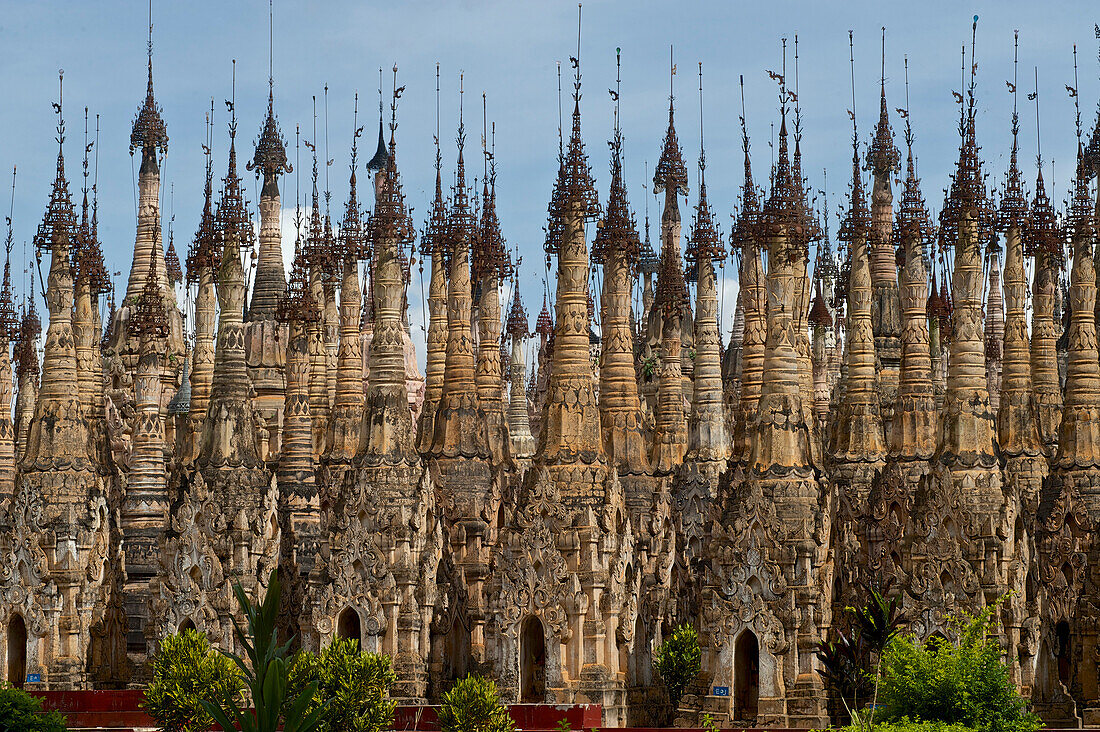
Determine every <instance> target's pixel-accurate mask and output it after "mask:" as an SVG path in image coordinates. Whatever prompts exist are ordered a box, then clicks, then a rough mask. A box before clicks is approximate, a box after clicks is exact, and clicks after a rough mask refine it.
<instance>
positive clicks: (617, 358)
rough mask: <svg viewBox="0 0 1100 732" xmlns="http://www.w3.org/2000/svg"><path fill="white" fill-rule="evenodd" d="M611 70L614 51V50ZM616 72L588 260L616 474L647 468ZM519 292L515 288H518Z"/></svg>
mask: <svg viewBox="0 0 1100 732" xmlns="http://www.w3.org/2000/svg"><path fill="white" fill-rule="evenodd" d="M615 65H616V70H618V68H619V53H618V51H616V54H615ZM618 76H619V74H618V73H616V82H615V86H616V91H615V130H614V135H613V137H612V139H611V143H610V145H611V189H610V191H609V193H608V197H607V209H606V215H605V216H604V218H603V219H602V220H601V221H600V222H599V224H598V226H597V229H596V238H595V241H593V243H592V261H593V262H596V263H598V264H601V265H603V295H602V297H601V299H600V304H601V306H602V310H603V312H602V316H601V319H600V322H601V326H602V333H601V339H602V346H603V347H602V351H601V357H600V358H601V360H600V421H601V423H602V425H603V444H604V449H605V450H606V451H607V457H608V461H609V462H610V463H611V464H612V465H614V466H615V468H616V469H617V470H618V472H619V475H624V474H640V473H644V472H646V471H647V470H648V468H649V456H648V455H647V454H646V439H645V433H644V427H643V424H644V422H643V417H642V407H641V402H640V400H639V396H638V380H637V377H636V375H635V371H634V337H633V334H632V333H631V331H630V293H631V291H632V290H633V289H634V275H635V273H636V271H637V267H638V255H639V250H640V246H641V245H640V242H639V241H638V230H637V226H636V225H635V222H634V215H633V213H631V211H630V203H629V201H628V200H627V195H626V185H625V183H624V182H623V161H622V146H623V136H622V131H621V130H620V128H619V80H618ZM517 294H518V293H517Z"/></svg>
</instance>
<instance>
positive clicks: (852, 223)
mask: <svg viewBox="0 0 1100 732" xmlns="http://www.w3.org/2000/svg"><path fill="white" fill-rule="evenodd" d="M853 36H854V33H853V32H852V31H851V30H849V31H848V65H849V70H850V75H851V79H852V108H851V109H850V110H848V116H849V117H850V118H851V120H852V188H851V200H850V202H849V207H848V213H847V214H846V215H845V217H844V219H843V221H842V222H841V225H840V231H839V232H837V238H838V239H840V240H841V241H843V242H846V243H847V244H848V256H849V257H850V256H851V254H852V250H853V249H854V246H853V245H854V243H855V242H856V241H860V240H863V241H865V240H866V237H867V232H868V230H869V229H870V226H871V216H870V213H869V212H868V210H867V206H866V202H865V200H864V196H863V180H862V179H861V178H860V175H859V128H858V127H857V122H856V60H855V41H854V38H853Z"/></svg>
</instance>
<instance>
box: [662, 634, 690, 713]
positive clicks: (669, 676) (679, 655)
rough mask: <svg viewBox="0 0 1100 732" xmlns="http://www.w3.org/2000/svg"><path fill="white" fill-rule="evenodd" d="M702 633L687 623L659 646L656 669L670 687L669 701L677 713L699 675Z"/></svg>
mask: <svg viewBox="0 0 1100 732" xmlns="http://www.w3.org/2000/svg"><path fill="white" fill-rule="evenodd" d="M700 657H701V654H700V652H699V634H698V633H697V632H696V631H695V628H693V627H691V626H690V625H688V624H687V623H684V624H682V625H678V626H676V627H675V628H673V630H672V634H671V635H670V636H669V637H668V638H665V640H664V642H663V643H661V647H660V648H658V649H657V656H656V658H655V659H654V661H653V668H654V670H655V671H656V672H657V675H658V676H660V677H661V681H663V682H664V684H665V688H666V689H668V700H669V702H670V703H671V705H672V710H673V713H675V711H676V709H678V708H679V706H680V699H681V698H682V697H683V696H684V690H685V689H687V687H688V684H690V683H691V682H692V681H694V680H695V677H696V676H698V675H699V660H700Z"/></svg>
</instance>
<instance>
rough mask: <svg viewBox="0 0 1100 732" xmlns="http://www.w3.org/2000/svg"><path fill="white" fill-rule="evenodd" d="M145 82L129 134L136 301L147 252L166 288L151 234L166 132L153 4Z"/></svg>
mask: <svg viewBox="0 0 1100 732" xmlns="http://www.w3.org/2000/svg"><path fill="white" fill-rule="evenodd" d="M147 66H148V72H149V73H148V83H147V85H146V89H145V100H144V101H143V102H142V105H141V108H140V109H139V110H138V113H137V116H136V117H135V118H134V125H133V129H132V130H131V132H130V155H133V154H134V151H136V150H139V149H140V150H141V169H140V172H139V173H138V224H137V235H136V238H135V240H134V258H133V264H132V266H131V267H130V279H129V281H128V283H127V285H126V299H127V300H130V299H131V298H137V297H139V296H140V295H141V291H142V289H143V288H144V287H145V279H146V278H147V277H148V269H149V251H150V250H151V249H157V261H158V263H159V271H160V273H161V274H160V275H159V276H160V277H161V280H162V281H160V282H158V283H157V284H158V285H159V286H160V287H162V288H163V289H167V286H168V280H167V276H166V274H165V271H166V267H165V266H164V250H163V249H162V248H161V247H163V242H160V241H156V240H154V238H153V235H154V233H155V231H156V226H157V225H158V222H159V221H160V167H159V165H158V163H157V155H158V153H159V154H160V155H164V154H165V153H167V152H168V129H167V127H165V125H164V119H163V118H162V117H161V108H160V105H158V104H157V102H156V98H155V97H154V96H153V4H152V0H150V3H149V42H148V62H147Z"/></svg>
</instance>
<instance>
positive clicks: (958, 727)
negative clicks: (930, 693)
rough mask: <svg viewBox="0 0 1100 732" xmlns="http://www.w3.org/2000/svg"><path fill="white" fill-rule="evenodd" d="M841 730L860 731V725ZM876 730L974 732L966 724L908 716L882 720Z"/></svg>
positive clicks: (844, 731)
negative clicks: (912, 718) (922, 719)
mask: <svg viewBox="0 0 1100 732" xmlns="http://www.w3.org/2000/svg"><path fill="white" fill-rule="evenodd" d="M841 732H860V728H859V726H858V725H856V724H853V725H850V726H848V727H842V728H841ZM875 732H974V730H973V729H971V728H970V727H967V726H966V725H965V724H948V723H947V722H924V721H921V720H916V721H913V720H911V719H909V718H908V717H904V718H902V719H899V720H897V721H896V722H880V723H876V724H875Z"/></svg>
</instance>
